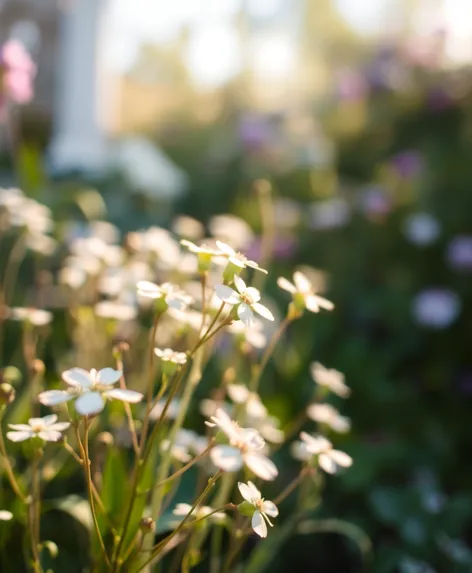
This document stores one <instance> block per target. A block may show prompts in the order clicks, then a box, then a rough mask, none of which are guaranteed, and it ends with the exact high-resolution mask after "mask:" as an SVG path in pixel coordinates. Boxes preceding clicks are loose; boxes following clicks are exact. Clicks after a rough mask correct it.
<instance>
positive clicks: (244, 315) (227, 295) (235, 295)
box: [215, 275, 274, 326]
mask: <svg viewBox="0 0 472 573" xmlns="http://www.w3.org/2000/svg"><path fill="white" fill-rule="evenodd" d="M234 284H235V285H236V288H237V289H238V291H237V292H236V291H235V290H233V289H232V288H231V287H229V286H226V285H216V286H215V292H216V296H217V297H218V298H219V299H220V300H221V301H223V302H226V303H227V304H232V305H238V308H237V313H238V317H239V319H240V320H241V321H242V322H244V324H245V325H246V326H251V325H252V324H253V322H254V319H255V317H254V313H255V312H257V314H260V315H261V316H263V317H264V318H266V319H267V320H274V315H273V314H272V313H271V312H270V310H269V309H268V308H266V307H265V306H264V305H262V304H260V303H259V301H260V299H261V295H260V293H259V291H258V290H257V289H256V288H254V287H247V286H246V283H245V282H244V281H243V279H242V278H241V277H238V276H237V275H234Z"/></svg>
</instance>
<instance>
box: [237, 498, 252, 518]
mask: <svg viewBox="0 0 472 573" xmlns="http://www.w3.org/2000/svg"><path fill="white" fill-rule="evenodd" d="M238 511H239V513H240V514H241V515H244V516H246V517H252V515H253V513H254V512H255V511H256V508H255V507H254V505H253V504H252V503H249V502H248V501H243V502H241V503H240V504H239V505H238Z"/></svg>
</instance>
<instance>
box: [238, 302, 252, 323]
mask: <svg viewBox="0 0 472 573" xmlns="http://www.w3.org/2000/svg"><path fill="white" fill-rule="evenodd" d="M238 317H239V319H240V320H241V321H242V322H243V323H244V324H245V325H246V326H251V325H252V324H254V320H255V318H254V313H253V312H252V310H251V308H250V307H249V306H248V305H247V304H246V303H245V302H242V303H241V304H240V305H239V306H238Z"/></svg>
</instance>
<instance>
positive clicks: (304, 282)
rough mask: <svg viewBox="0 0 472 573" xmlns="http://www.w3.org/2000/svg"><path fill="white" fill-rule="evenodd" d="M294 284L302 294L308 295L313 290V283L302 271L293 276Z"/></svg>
mask: <svg viewBox="0 0 472 573" xmlns="http://www.w3.org/2000/svg"><path fill="white" fill-rule="evenodd" d="M293 282H294V283H295V286H296V287H297V290H298V291H299V292H301V293H308V292H310V291H311V290H312V288H313V287H312V285H311V282H310V281H309V280H308V279H307V277H306V276H305V275H304V274H303V273H301V272H300V271H297V272H296V273H294V274H293Z"/></svg>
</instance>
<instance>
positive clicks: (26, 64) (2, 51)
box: [0, 40, 36, 108]
mask: <svg viewBox="0 0 472 573" xmlns="http://www.w3.org/2000/svg"><path fill="white" fill-rule="evenodd" d="M35 74H36V65H35V64H34V62H33V60H32V59H31V56H30V55H29V54H28V52H27V51H26V49H25V47H24V46H23V45H22V44H20V42H17V41H16V40H9V41H8V42H6V43H5V44H3V46H2V47H1V48H0V80H1V84H0V107H1V108H4V106H5V103H6V102H7V101H12V102H14V103H18V104H25V103H28V102H30V101H31V99H32V98H33V95H34V91H33V78H34V76H35Z"/></svg>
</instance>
